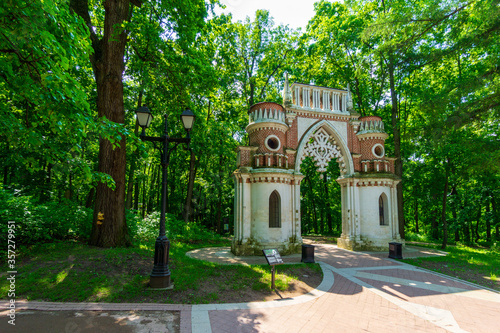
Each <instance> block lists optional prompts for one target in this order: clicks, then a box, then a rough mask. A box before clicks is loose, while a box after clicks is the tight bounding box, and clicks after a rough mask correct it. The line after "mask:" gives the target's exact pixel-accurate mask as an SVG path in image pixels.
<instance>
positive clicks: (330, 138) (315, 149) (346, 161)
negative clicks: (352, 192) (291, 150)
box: [295, 120, 354, 176]
mask: <svg viewBox="0 0 500 333" xmlns="http://www.w3.org/2000/svg"><path fill="white" fill-rule="evenodd" d="M311 139H312V142H311ZM307 156H311V157H312V158H313V159H314V161H315V162H316V165H317V166H318V168H319V171H324V170H323V169H326V166H327V165H328V162H330V160H331V159H333V158H336V159H337V162H338V163H339V168H340V174H341V176H346V175H350V174H352V173H353V170H354V165H353V160H352V157H351V154H350V153H349V149H348V147H347V142H345V140H344V138H343V136H342V135H341V134H340V133H339V131H338V130H337V129H336V128H335V127H333V126H332V125H331V124H330V122H329V121H327V120H320V121H318V122H316V123H315V124H313V125H312V126H310V127H309V129H308V130H307V131H306V132H305V133H304V135H303V136H302V138H300V141H299V146H298V149H297V155H296V160H295V171H296V172H300V165H301V164H302V160H303V159H304V158H305V157H307Z"/></svg>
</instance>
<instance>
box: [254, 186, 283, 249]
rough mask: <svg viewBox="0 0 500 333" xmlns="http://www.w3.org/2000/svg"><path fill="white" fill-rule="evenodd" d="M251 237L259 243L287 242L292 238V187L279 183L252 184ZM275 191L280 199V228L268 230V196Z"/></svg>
mask: <svg viewBox="0 0 500 333" xmlns="http://www.w3.org/2000/svg"><path fill="white" fill-rule="evenodd" d="M252 187H253V188H252V194H251V201H252V204H251V205H252V223H251V228H252V231H251V237H252V238H253V239H255V240H256V241H258V242H260V243H266V244H268V243H275V242H283V241H288V240H289V238H290V237H291V236H292V234H293V233H292V221H293V219H292V218H293V215H292V209H291V206H292V205H291V204H290V202H291V200H293V197H292V188H293V187H292V186H290V185H287V184H280V183H254V184H252ZM274 190H277V191H278V193H279V195H280V198H281V228H269V196H270V195H271V193H272V192H273V191H274Z"/></svg>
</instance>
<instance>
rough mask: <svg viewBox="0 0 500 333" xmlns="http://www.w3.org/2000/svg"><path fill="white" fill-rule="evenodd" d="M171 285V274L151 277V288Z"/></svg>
mask: <svg viewBox="0 0 500 333" xmlns="http://www.w3.org/2000/svg"><path fill="white" fill-rule="evenodd" d="M170 286H171V284H170V275H168V276H150V277H149V287H150V288H151V289H169V287H170Z"/></svg>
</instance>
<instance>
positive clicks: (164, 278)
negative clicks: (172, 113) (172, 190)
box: [136, 106, 195, 289]
mask: <svg viewBox="0 0 500 333" xmlns="http://www.w3.org/2000/svg"><path fill="white" fill-rule="evenodd" d="M136 115H137V121H138V123H139V126H141V127H142V133H141V135H140V136H139V137H140V138H141V140H143V141H152V142H161V143H163V147H162V150H161V165H162V169H163V175H162V178H163V180H162V188H161V196H162V197H161V216H160V234H159V235H158V238H156V242H155V257H154V266H153V271H152V272H151V275H150V278H149V286H150V287H151V288H153V289H165V288H168V287H169V286H170V269H169V268H168V257H169V250H170V241H169V240H168V238H167V236H166V235H165V212H166V209H167V167H168V163H169V159H170V152H171V150H172V149H175V148H176V147H177V146H178V145H179V144H180V143H187V144H188V146H189V142H191V136H190V132H191V129H192V128H193V123H194V118H195V115H194V113H193V112H192V111H191V110H189V109H186V110H185V111H184V112H182V114H181V120H182V124H183V126H184V129H185V130H186V132H187V135H186V137H185V138H171V137H169V136H168V133H167V125H168V123H167V118H168V116H167V115H165V129H164V133H163V136H161V137H154V136H146V128H148V127H149V125H150V124H151V121H152V120H153V115H152V114H151V112H150V111H149V109H148V108H147V107H146V106H141V107H140V108H138V109H137V111H136ZM170 142H174V143H175V146H174V147H172V148H169V143H170Z"/></svg>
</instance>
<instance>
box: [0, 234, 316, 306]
mask: <svg viewBox="0 0 500 333" xmlns="http://www.w3.org/2000/svg"><path fill="white" fill-rule="evenodd" d="M153 246H154V243H153V244H152V246H151V247H148V246H144V245H138V246H136V247H130V248H113V249H102V248H97V247H91V246H88V245H86V244H82V243H79V242H75V241H64V242H57V243H48V244H40V245H36V246H31V247H29V248H22V249H21V250H20V251H18V257H17V260H16V261H17V262H16V269H17V271H18V275H17V277H16V299H28V300H44V301H61V302H62V301H67V302H84V301H86V302H153V303H155V302H158V303H184V304H202V303H226V302H249V301H263V300H270V299H275V298H277V295H276V293H275V292H274V291H272V290H271V288H270V284H271V273H270V266H267V265H265V266H261V265H254V266H240V265H219V264H215V263H210V262H205V261H200V260H197V259H193V258H190V257H188V256H186V255H185V253H186V252H187V251H190V250H192V249H195V248H200V247H207V246H211V247H213V246H229V243H228V242H226V241H222V242H218V243H216V244H213V243H212V244H186V243H181V242H175V241H172V242H171V247H170V269H171V272H172V273H171V274H172V275H171V279H172V282H173V283H174V289H173V290H168V291H152V290H149V289H148V282H149V274H150V273H151V270H152V268H153V254H154V249H153ZM7 271H8V269H7V266H6V265H5V263H3V264H2V266H1V272H3V273H2V275H3V277H2V279H1V280H0V294H1V295H2V298H4V299H6V297H7V292H8V290H9V285H8V283H7V282H8V281H7V280H6V278H5V274H6V273H5V272H7ZM277 271H278V274H277V275H276V287H277V289H278V290H279V291H280V293H282V292H285V293H286V292H295V293H301V292H303V293H306V292H307V291H308V290H306V289H307V288H306V289H304V290H298V289H301V288H304V287H309V289H313V288H315V287H316V286H317V285H318V284H319V283H320V282H321V279H322V272H321V268H320V267H319V265H317V264H307V265H306V264H298V265H280V266H279V267H278V269H277Z"/></svg>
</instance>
